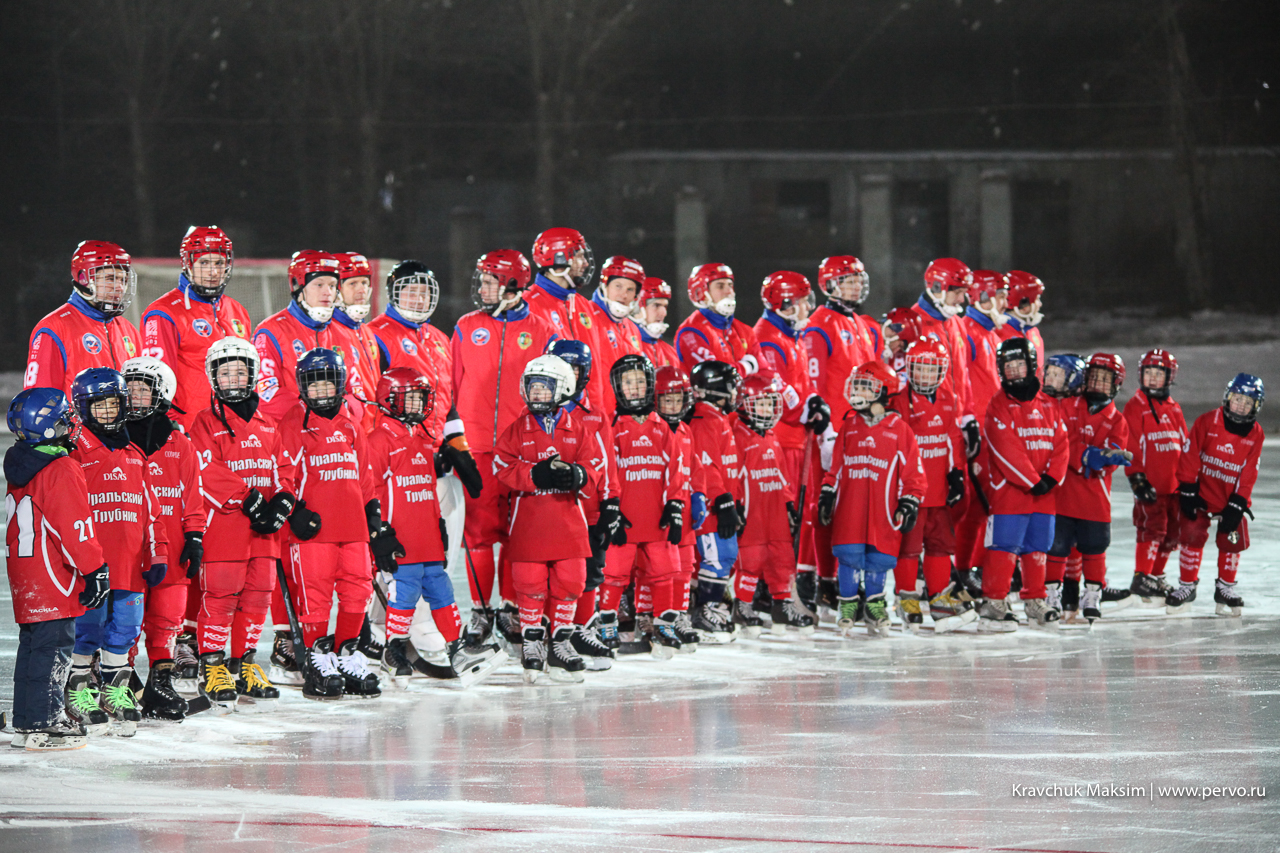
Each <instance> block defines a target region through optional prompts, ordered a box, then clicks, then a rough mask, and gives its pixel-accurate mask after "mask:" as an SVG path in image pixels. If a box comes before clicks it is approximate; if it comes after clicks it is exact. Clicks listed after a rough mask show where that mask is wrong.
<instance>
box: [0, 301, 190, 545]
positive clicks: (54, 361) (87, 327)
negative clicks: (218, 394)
mask: <svg viewBox="0 0 1280 853" xmlns="http://www.w3.org/2000/svg"><path fill="white" fill-rule="evenodd" d="M139 349H140V347H139V338H138V330H137V329H135V328H134V327H133V324H132V323H130V322H129V321H128V320H126V319H125V318H124V317H108V316H107V315H105V314H103V313H102V312H101V311H99V310H98V309H97V308H94V307H93V306H92V305H90V304H89V303H88V302H86V301H85V299H84V297H82V296H81V295H80V294H79V293H73V294H71V298H70V299H68V300H67V302H66V304H65V305H63V306H62V307H61V308H57V309H55V310H53V311H51V312H50V313H48V314H46V315H45V316H44V317H43V318H42V319H41V320H40V322H38V323H36V327H35V329H34V330H33V331H32V332H31V340H30V343H29V345H28V348H27V372H26V373H24V374H23V375H22V387H23V388H57V389H58V390H60V391H61V392H62V393H64V394H66V395H67V399H68V400H70V399H71V383H72V382H73V381H75V378H76V374H77V373H79V372H80V371H82V370H88V369H89V368H90V367H110V368H111V369H112V370H119V369H120V368H121V367H123V366H124V363H125V362H126V361H128V360H129V359H131V358H133V357H134V356H135V355H138V354H139V352H138V351H139ZM206 384H207V383H206ZM94 568H97V567H96V566H95V567H94Z"/></svg>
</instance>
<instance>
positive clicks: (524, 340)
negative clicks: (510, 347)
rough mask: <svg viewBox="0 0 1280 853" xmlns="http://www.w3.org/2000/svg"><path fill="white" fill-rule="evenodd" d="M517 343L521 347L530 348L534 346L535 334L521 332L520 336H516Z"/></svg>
mask: <svg viewBox="0 0 1280 853" xmlns="http://www.w3.org/2000/svg"><path fill="white" fill-rule="evenodd" d="M516 345H517V346H518V347H520V349H528V348H529V347H531V346H533V335H531V334H529V333H528V332H521V333H520V336H519V337H517V338H516Z"/></svg>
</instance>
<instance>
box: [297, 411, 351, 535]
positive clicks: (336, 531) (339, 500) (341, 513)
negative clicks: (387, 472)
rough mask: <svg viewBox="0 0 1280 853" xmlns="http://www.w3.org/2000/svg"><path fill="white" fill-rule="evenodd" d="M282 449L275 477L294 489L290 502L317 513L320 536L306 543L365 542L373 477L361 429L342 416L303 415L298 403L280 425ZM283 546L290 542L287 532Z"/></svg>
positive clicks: (341, 414)
mask: <svg viewBox="0 0 1280 853" xmlns="http://www.w3.org/2000/svg"><path fill="white" fill-rule="evenodd" d="M280 442H281V447H282V449H283V450H284V457H283V460H282V461H283V464H282V465H281V466H280V476H281V477H282V478H283V479H286V480H288V481H289V482H291V483H293V485H294V490H295V491H294V493H293V494H294V497H296V498H297V499H298V500H300V501H306V502H307V509H309V510H311V511H312V512H318V513H320V519H321V521H320V532H319V533H317V534H316V536H315V538H314V539H311V540H308V541H310V542H335V543H348V542H368V541H369V525H368V524H367V523H366V521H365V517H364V512H363V510H364V506H365V504H367V503H368V502H369V501H371V500H373V497H374V494H373V475H372V474H371V473H370V471H369V448H368V447H367V446H366V444H365V435H364V430H363V429H362V428H361V427H360V425H359V424H357V423H356V422H355V421H354V420H352V419H351V418H350V417H349V416H348V415H347V414H345V413H344V412H342V411H341V410H339V411H338V413H337V414H336V415H334V416H333V417H332V418H326V417H324V416H322V415H317V414H316V413H315V412H310V413H308V410H307V407H306V406H305V405H304V404H303V403H302V402H301V401H299V402H297V403H295V404H294V406H293V408H292V409H290V410H289V411H288V412H287V413H286V414H285V416H284V417H283V418H282V419H281V420H280ZM288 536H289V541H290V542H296V541H298V540H297V539H295V538H294V536H293V531H292V530H289V531H288Z"/></svg>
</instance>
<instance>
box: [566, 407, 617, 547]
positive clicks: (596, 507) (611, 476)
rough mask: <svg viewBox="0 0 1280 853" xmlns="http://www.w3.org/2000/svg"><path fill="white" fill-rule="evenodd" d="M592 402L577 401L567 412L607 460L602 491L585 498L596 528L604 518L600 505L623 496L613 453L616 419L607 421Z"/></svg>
mask: <svg viewBox="0 0 1280 853" xmlns="http://www.w3.org/2000/svg"><path fill="white" fill-rule="evenodd" d="M590 403H591V401H590V400H573V401H570V402H569V403H566V404H565V406H564V409H565V411H566V412H573V413H574V415H575V416H576V417H577V418H578V420H580V421H581V422H582V428H583V429H584V430H586V432H587V435H589V436H592V439H591V440H592V441H594V442H595V443H596V444H597V445H598V446H599V448H600V454H601V455H602V456H603V457H604V479H603V480H602V481H601V483H600V489H599V491H598V492H597V493H596V494H593V495H582V496H581V497H580V499H581V500H582V509H583V510H584V511H585V512H586V514H587V521H588V523H590V524H595V523H596V521H597V520H598V519H599V518H600V501H603V500H608V499H609V498H616V497H619V496H620V495H621V494H622V491H621V488H622V487H621V485H620V480H619V479H618V459H617V457H616V456H615V455H614V452H613V419H612V418H606V417H605V416H604V413H603V412H601V411H600V410H599V409H597V408H594V407H592V406H591V405H590Z"/></svg>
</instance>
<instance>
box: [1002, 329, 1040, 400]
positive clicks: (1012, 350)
mask: <svg viewBox="0 0 1280 853" xmlns="http://www.w3.org/2000/svg"><path fill="white" fill-rule="evenodd" d="M1019 362H1021V364H1022V369H1019V368H1018V367H1017V365H1018V363H1019ZM1037 366H1038V360H1037V358H1036V348H1035V346H1034V345H1033V344H1032V343H1031V341H1029V340H1027V339H1026V338H1022V337H1017V338H1009V339H1008V340H1006V341H1004V342H1002V343H1001V344H1000V349H999V350H997V351H996V368H997V370H998V371H999V373H1000V385H1001V387H1003V388H1004V390H1005V391H1006V392H1008V394H1009V395H1010V396H1012V397H1014V398H1016V399H1019V400H1030V399H1031V398H1032V397H1034V396H1035V395H1036V392H1037V391H1039V390H1040V380H1039V379H1037V378H1036V368H1037ZM1010 374H1013V375H1012V376H1011V375H1010Z"/></svg>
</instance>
